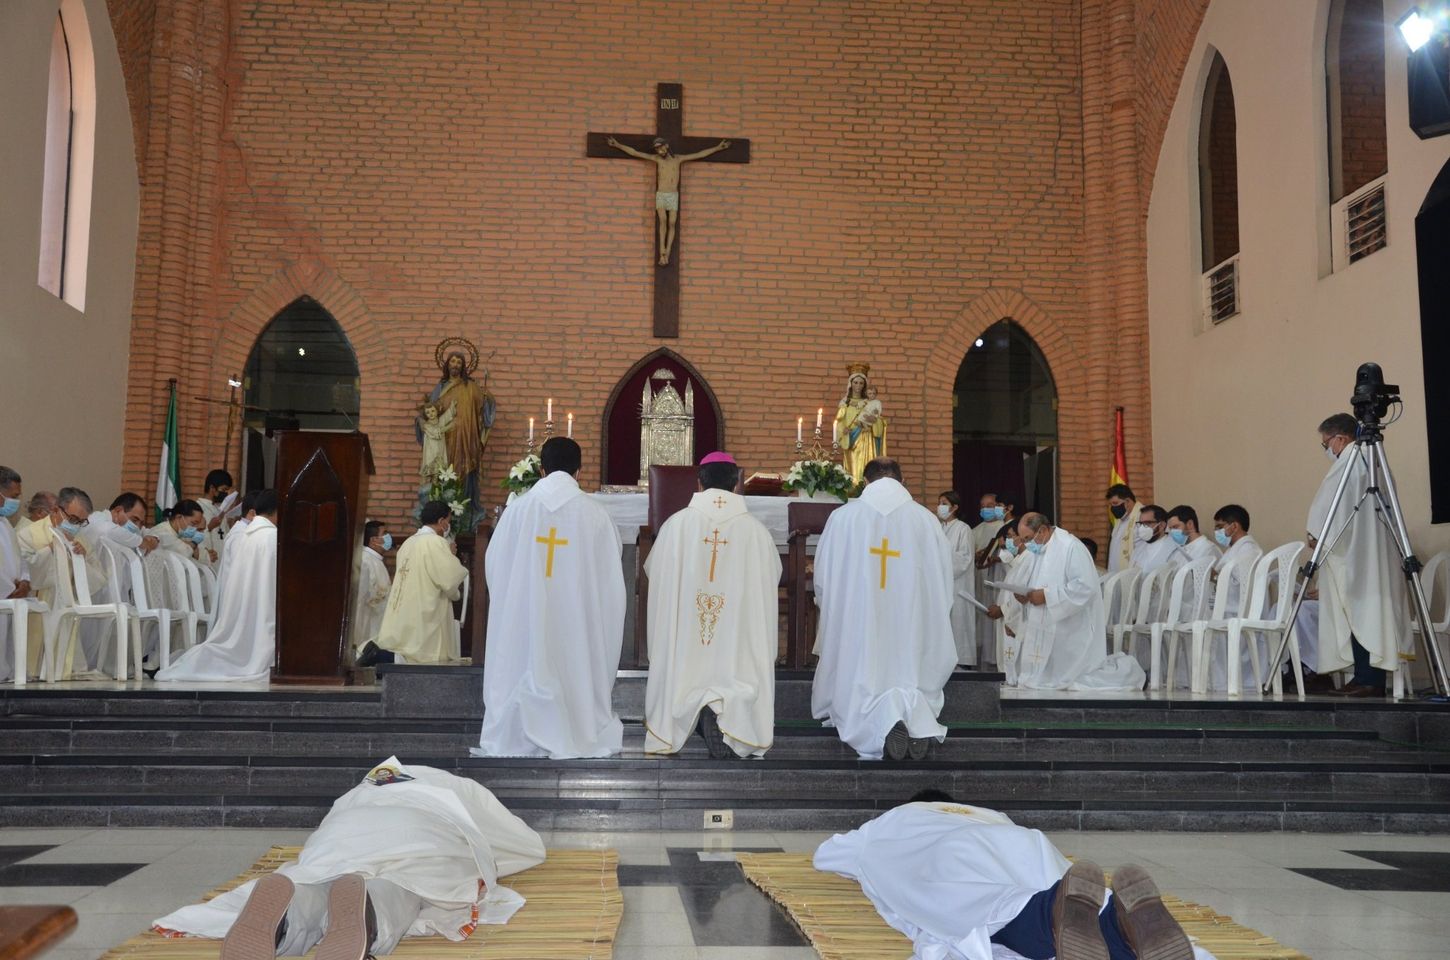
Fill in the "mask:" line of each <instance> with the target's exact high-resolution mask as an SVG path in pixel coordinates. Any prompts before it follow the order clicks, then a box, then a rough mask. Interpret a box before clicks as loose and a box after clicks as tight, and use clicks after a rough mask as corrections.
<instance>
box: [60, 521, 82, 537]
mask: <svg viewBox="0 0 1450 960" xmlns="http://www.w3.org/2000/svg"><path fill="white" fill-rule="evenodd" d="M60 529H61V532H63V533H64V534H65V535H66V536H68V537H74V536H78V535H79V534H80V532H81V525H80V524H78V523H72V522H71V521H69V520H62V521H61V523H60Z"/></svg>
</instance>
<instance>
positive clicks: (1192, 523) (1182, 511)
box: [1167, 503, 1223, 563]
mask: <svg viewBox="0 0 1450 960" xmlns="http://www.w3.org/2000/svg"><path fill="white" fill-rule="evenodd" d="M1167 527H1168V536H1169V537H1171V538H1172V539H1173V542H1174V543H1176V544H1178V546H1179V548H1180V549H1182V550H1183V553H1184V555H1185V556H1187V557H1188V562H1189V563H1192V562H1193V561H1194V560H1202V559H1203V558H1204V557H1212V558H1213V559H1214V560H1217V559H1218V558H1219V557H1220V556H1222V555H1223V551H1222V550H1221V549H1219V546H1218V544H1216V543H1214V542H1213V540H1212V538H1210V537H1205V536H1204V535H1203V534H1202V533H1200V532H1199V531H1198V511H1197V510H1195V509H1193V508H1192V507H1190V506H1189V505H1188V504H1186V503H1183V504H1179V505H1178V506H1176V507H1174V508H1173V509H1172V510H1169V511H1168V524H1167Z"/></svg>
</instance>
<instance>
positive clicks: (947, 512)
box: [936, 503, 952, 520]
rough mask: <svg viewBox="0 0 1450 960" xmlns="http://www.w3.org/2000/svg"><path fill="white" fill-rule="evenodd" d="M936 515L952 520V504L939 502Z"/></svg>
mask: <svg viewBox="0 0 1450 960" xmlns="http://www.w3.org/2000/svg"><path fill="white" fill-rule="evenodd" d="M936 515H937V516H938V517H941V518H942V519H943V520H950V519H951V518H952V508H951V505H950V504H946V503H942V504H938V505H937V508H936Z"/></svg>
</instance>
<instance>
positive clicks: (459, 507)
mask: <svg viewBox="0 0 1450 960" xmlns="http://www.w3.org/2000/svg"><path fill="white" fill-rule="evenodd" d="M448 509H449V510H452V511H453V515H454V516H455V517H461V516H463V511H464V510H467V509H468V504H466V503H464V502H463V501H462V500H453V501H451V502H450V503H449V504H448Z"/></svg>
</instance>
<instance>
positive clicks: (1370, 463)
mask: <svg viewBox="0 0 1450 960" xmlns="http://www.w3.org/2000/svg"><path fill="white" fill-rule="evenodd" d="M1375 372H1376V373H1378V368H1376V370H1375ZM1381 386H1382V384H1381ZM1389 389H1390V390H1395V389H1397V388H1395V387H1390V388H1389ZM1355 399H1356V401H1357V402H1356V404H1355V413H1356V415H1357V419H1358V421H1359V429H1358V430H1357V431H1356V435H1355V440H1354V443H1353V444H1352V445H1350V446H1348V447H1345V448H1344V450H1343V451H1342V452H1341V453H1340V457H1341V458H1343V457H1359V458H1360V459H1361V460H1363V462H1364V465H1365V469H1366V472H1367V473H1368V476H1367V478H1366V483H1365V488H1364V490H1363V491H1362V492H1361V493H1360V495H1359V499H1358V500H1356V501H1355V503H1354V506H1353V507H1352V508H1351V509H1350V511H1349V513H1348V515H1347V516H1346V517H1345V520H1344V523H1343V524H1342V525H1341V526H1340V528H1339V530H1338V531H1335V532H1334V534H1333V536H1334V539H1333V540H1331V539H1330V533H1331V528H1332V527H1333V526H1334V520H1335V517H1336V516H1337V515H1338V513H1339V508H1340V505H1341V504H1342V503H1343V502H1344V500H1345V494H1346V492H1348V491H1347V488H1348V486H1349V477H1350V474H1351V473H1352V472H1353V464H1352V463H1351V464H1346V465H1345V468H1344V470H1343V473H1342V476H1340V478H1339V486H1338V487H1337V488H1335V491H1334V499H1333V500H1332V501H1331V502H1330V504H1329V514H1328V516H1326V517H1325V518H1324V525H1323V527H1322V528H1321V529H1320V531H1319V536H1318V539H1317V540H1316V541H1315V543H1314V553H1313V554H1312V555H1311V556H1310V557H1309V562H1308V563H1306V564H1305V565H1304V566H1303V568H1302V569H1301V570H1300V573H1301V574H1302V578H1301V579H1300V581H1299V586H1298V589H1297V590H1296V591H1295V593H1294V610H1293V612H1292V613H1291V614H1290V615H1289V626H1288V628H1287V629H1286V630H1285V631H1284V635H1283V636H1282V637H1280V638H1279V647H1278V652H1277V653H1276V654H1275V656H1274V658H1273V659H1272V660H1271V661H1270V662H1269V672H1268V676H1269V678H1270V679H1268V680H1266V681H1265V682H1264V691H1263V692H1264V693H1268V692H1270V690H1271V689H1272V687H1273V678H1274V677H1276V676H1277V675H1278V673H1279V670H1280V669H1281V668H1282V667H1283V664H1284V652H1285V650H1286V648H1287V647H1288V646H1289V635H1290V633H1291V631H1293V629H1294V625H1295V623H1296V622H1298V619H1299V608H1300V607H1302V606H1303V605H1304V597H1305V594H1306V593H1307V592H1308V590H1309V583H1310V581H1311V580H1312V579H1313V577H1314V574H1315V573H1317V572H1318V571H1319V569H1320V567H1322V566H1323V558H1324V557H1325V556H1327V555H1328V554H1329V553H1330V551H1332V550H1333V549H1334V545H1335V544H1336V543H1338V542H1339V539H1340V538H1341V537H1343V536H1344V534H1345V531H1347V530H1348V529H1349V524H1350V521H1351V520H1353V519H1354V515H1355V514H1356V513H1358V512H1359V511H1360V510H1361V509H1362V508H1363V507H1364V506H1365V504H1366V503H1369V504H1371V505H1372V506H1373V509H1374V510H1375V512H1376V513H1377V514H1378V515H1379V520H1380V522H1381V523H1383V524H1384V525H1385V529H1387V530H1388V531H1389V534H1390V539H1391V540H1392V541H1393V542H1394V545H1395V550H1396V551H1397V552H1398V553H1399V555H1400V569H1401V570H1402V571H1403V572H1404V575H1405V580H1406V584H1407V586H1408V587H1409V593H1410V606H1411V612H1412V613H1413V614H1414V615H1415V618H1416V619H1417V620H1419V622H1420V640H1421V642H1422V643H1423V644H1424V645H1425V649H1426V652H1427V654H1428V657H1427V662H1428V663H1429V666H1430V679H1431V681H1432V682H1433V683H1434V685H1435V692H1436V693H1438V694H1440V695H1441V696H1442V697H1443V696H1447V695H1450V678H1447V677H1446V674H1445V661H1444V658H1442V657H1441V655H1440V647H1439V644H1437V643H1436V642H1435V634H1434V631H1433V630H1432V629H1431V624H1432V623H1433V621H1432V620H1431V619H1430V604H1429V601H1428V600H1427V599H1426V598H1425V588H1424V585H1423V584H1422V583H1421V582H1420V570H1421V568H1422V564H1421V563H1420V560H1419V558H1418V557H1416V556H1415V553H1414V550H1413V548H1412V547H1411V546H1410V533H1409V530H1408V529H1407V528H1406V527H1405V514H1404V511H1403V510H1401V509H1400V496H1399V493H1398V492H1397V491H1396V490H1395V478H1394V476H1393V475H1392V474H1391V473H1390V464H1389V461H1388V460H1386V459H1385V447H1384V427H1383V425H1382V424H1381V423H1380V422H1379V417H1380V415H1381V414H1380V413H1378V412H1376V411H1366V410H1364V409H1362V408H1361V406H1360V403H1359V402H1358V401H1359V400H1360V397H1359V393H1358V391H1356V397H1355ZM1395 399H1398V398H1395ZM1396 667H1398V668H1400V669H1407V667H1405V666H1404V665H1403V664H1396ZM1406 686H1407V687H1408V684H1407V685H1406Z"/></svg>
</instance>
